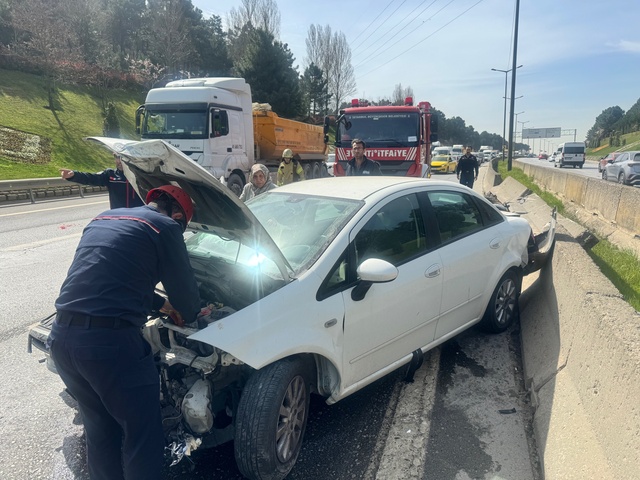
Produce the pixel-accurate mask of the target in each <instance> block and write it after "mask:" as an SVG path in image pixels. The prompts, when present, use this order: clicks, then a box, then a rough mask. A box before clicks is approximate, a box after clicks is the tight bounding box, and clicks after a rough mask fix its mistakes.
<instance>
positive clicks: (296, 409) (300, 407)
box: [276, 375, 307, 463]
mask: <svg viewBox="0 0 640 480" xmlns="http://www.w3.org/2000/svg"><path fill="white" fill-rule="evenodd" d="M306 393H307V392H306V385H305V383H304V379H303V378H302V377H301V376H300V375H297V376H295V377H294V378H293V379H292V380H291V382H290V383H289V385H288V386H287V390H286V392H285V394H284V398H283V399H282V404H281V405H280V411H279V414H278V425H277V428H276V452H277V455H278V459H279V460H280V461H281V462H282V463H285V462H288V461H289V460H290V459H291V458H292V457H293V455H294V453H295V452H296V450H297V448H298V445H299V444H300V440H301V437H302V429H303V428H304V420H305V416H306V409H307V402H306V397H307V395H306Z"/></svg>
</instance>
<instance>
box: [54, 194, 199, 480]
mask: <svg viewBox="0 0 640 480" xmlns="http://www.w3.org/2000/svg"><path fill="white" fill-rule="evenodd" d="M147 202H148V205H147V206H142V207H136V208H127V209H124V208H120V209H115V210H108V211H106V212H104V213H102V214H100V215H98V216H97V217H95V218H94V219H93V220H92V221H91V222H90V223H89V225H87V227H86V228H85V229H84V232H83V234H82V238H81V239H80V243H79V245H78V248H77V250H76V253H75V257H74V259H73V263H72V264H71V267H70V268H69V272H68V274H67V278H66V280H65V281H64V283H63V284H62V287H61V289H60V295H59V297H58V299H57V300H56V303H55V305H56V309H57V315H56V320H55V322H54V324H53V327H52V330H51V334H50V336H49V348H50V352H51V357H52V358H53V360H54V362H55V365H56V367H57V370H58V373H59V374H60V377H61V378H62V380H63V382H64V383H65V385H66V386H67V389H68V391H69V392H70V393H71V395H73V397H74V398H75V399H76V400H77V401H78V406H79V409H80V413H81V415H82V420H83V423H84V428H85V433H86V442H87V463H88V467H89V476H90V477H91V479H92V480H96V479H98V480H123V479H127V480H158V479H159V478H161V471H162V469H163V463H164V462H163V459H164V447H165V441H164V434H163V430H162V419H161V413H160V382H159V377H158V370H157V368H156V366H155V364H154V360H153V354H152V352H151V347H150V345H149V343H148V342H147V341H146V340H145V339H144V338H143V336H142V334H141V327H142V326H143V325H144V323H145V322H146V320H147V315H148V314H149V313H150V312H151V310H153V309H155V310H159V311H161V312H164V313H167V314H170V315H171V317H172V318H173V319H174V322H175V323H177V324H180V323H183V322H187V323H190V322H192V321H195V320H196V316H197V314H198V312H199V311H200V297H199V294H198V287H197V284H196V280H195V277H194V274H193V271H192V269H191V266H190V264H189V258H188V255H187V249H186V246H185V243H184V240H183V237H182V234H183V232H184V230H185V228H186V226H187V224H188V223H189V221H190V220H191V218H192V216H193V204H192V202H191V198H190V197H189V195H187V194H186V193H185V192H184V190H182V189H180V188H178V187H175V186H173V185H165V186H162V187H159V188H155V189H152V190H150V191H149V193H148V195H147ZM158 281H161V282H162V284H163V286H164V288H165V290H166V292H167V294H168V296H169V299H170V302H169V301H168V300H165V299H163V297H161V296H159V295H157V294H154V288H155V285H156V284H157V283H158ZM177 312H180V314H181V315H180V314H178V313H177ZM183 319H184V320H183Z"/></svg>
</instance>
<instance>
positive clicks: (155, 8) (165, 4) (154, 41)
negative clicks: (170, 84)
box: [148, 0, 195, 73]
mask: <svg viewBox="0 0 640 480" xmlns="http://www.w3.org/2000/svg"><path fill="white" fill-rule="evenodd" d="M187 1H188V3H189V5H191V0H187ZM148 5H149V7H148V12H149V19H150V22H151V31H150V32H149V36H150V45H151V46H150V49H149V50H150V52H149V53H150V54H151V59H152V60H153V61H154V62H157V63H161V64H163V65H165V66H166V67H167V69H168V70H169V72H170V73H175V72H178V71H180V70H182V69H184V68H185V67H186V66H189V65H190V64H191V62H192V61H193V57H194V56H195V50H194V48H193V44H192V42H191V38H190V36H189V33H190V32H189V28H188V26H189V25H188V20H187V18H186V16H185V8H186V5H185V2H184V1H183V0H148Z"/></svg>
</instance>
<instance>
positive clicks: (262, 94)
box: [234, 29, 303, 118]
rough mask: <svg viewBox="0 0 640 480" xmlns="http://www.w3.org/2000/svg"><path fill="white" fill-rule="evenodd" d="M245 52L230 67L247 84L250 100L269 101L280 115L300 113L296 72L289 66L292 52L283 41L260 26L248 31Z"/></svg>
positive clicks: (291, 115)
mask: <svg viewBox="0 0 640 480" xmlns="http://www.w3.org/2000/svg"><path fill="white" fill-rule="evenodd" d="M247 40H248V41H247V47H246V51H245V54H244V55H243V56H242V57H241V58H239V59H238V61H237V62H236V64H235V66H234V68H235V70H236V72H237V74H238V75H239V76H241V77H243V78H244V79H245V80H246V81H247V82H248V83H249V85H251V92H252V95H253V100H254V101H255V102H260V103H269V104H270V105H271V107H272V109H273V110H274V111H275V112H276V113H278V114H279V115H282V116H284V117H289V118H292V117H296V116H298V115H300V114H301V113H303V107H302V94H301V91H300V82H299V77H298V72H297V71H296V70H295V69H294V68H293V61H294V58H293V54H292V53H291V51H290V50H289V47H288V46H287V44H283V43H282V42H279V41H277V40H275V39H274V38H273V35H271V34H270V33H269V32H266V31H264V30H260V29H258V30H251V31H250V32H249V33H248V38H247Z"/></svg>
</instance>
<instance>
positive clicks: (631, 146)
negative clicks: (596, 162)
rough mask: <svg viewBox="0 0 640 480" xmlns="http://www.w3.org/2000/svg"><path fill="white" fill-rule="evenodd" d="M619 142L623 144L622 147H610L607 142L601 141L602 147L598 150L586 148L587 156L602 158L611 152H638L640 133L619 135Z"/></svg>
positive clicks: (639, 148)
mask: <svg viewBox="0 0 640 480" xmlns="http://www.w3.org/2000/svg"><path fill="white" fill-rule="evenodd" d="M620 142H621V143H625V145H624V146H619V147H610V146H609V142H608V141H603V145H602V146H600V147H598V148H587V155H589V156H594V157H596V156H597V157H598V158H600V157H604V156H605V155H608V154H610V153H611V152H617V151H622V152H625V151H627V150H640V132H631V133H627V134H625V135H620Z"/></svg>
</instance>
